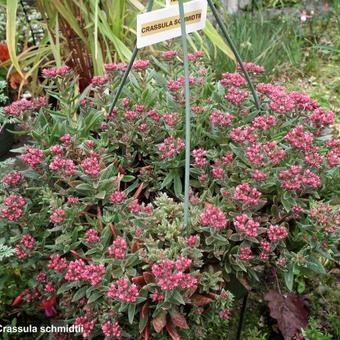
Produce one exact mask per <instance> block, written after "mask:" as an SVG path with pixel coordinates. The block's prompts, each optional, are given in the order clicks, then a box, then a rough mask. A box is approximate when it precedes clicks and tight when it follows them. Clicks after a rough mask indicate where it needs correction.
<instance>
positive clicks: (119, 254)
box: [108, 237, 128, 260]
mask: <svg viewBox="0 0 340 340" xmlns="http://www.w3.org/2000/svg"><path fill="white" fill-rule="evenodd" d="M127 248H128V245H127V243H126V241H125V240H124V239H123V238H121V237H117V238H116V240H114V241H113V242H112V246H111V247H109V249H108V251H109V255H110V256H112V257H114V258H116V259H120V260H122V259H125V257H126V250H127Z"/></svg>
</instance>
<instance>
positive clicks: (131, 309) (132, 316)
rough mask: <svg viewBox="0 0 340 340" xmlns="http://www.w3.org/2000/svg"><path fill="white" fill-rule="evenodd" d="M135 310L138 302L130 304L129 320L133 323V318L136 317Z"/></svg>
mask: <svg viewBox="0 0 340 340" xmlns="http://www.w3.org/2000/svg"><path fill="white" fill-rule="evenodd" d="M135 312H136V304H134V303H133V304H130V305H129V308H128V318H129V322H130V324H131V325H132V323H133V319H134V317H135Z"/></svg>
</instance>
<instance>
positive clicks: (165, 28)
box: [137, 0, 207, 48]
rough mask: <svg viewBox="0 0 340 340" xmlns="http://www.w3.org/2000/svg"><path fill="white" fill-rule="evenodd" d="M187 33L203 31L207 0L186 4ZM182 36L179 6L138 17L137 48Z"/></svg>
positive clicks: (196, 0)
mask: <svg viewBox="0 0 340 340" xmlns="http://www.w3.org/2000/svg"><path fill="white" fill-rule="evenodd" d="M184 18H185V23H186V32H187V33H191V32H195V31H198V30H201V29H203V28H204V26H205V21H206V18H207V0H194V1H190V2H186V3H184ZM180 36H181V21H180V18H179V8H178V6H170V7H168V8H162V9H158V10H156V11H152V12H148V13H143V14H140V15H138V16H137V48H142V47H144V46H149V45H152V44H155V43H158V42H161V41H165V40H169V39H172V38H176V37H180Z"/></svg>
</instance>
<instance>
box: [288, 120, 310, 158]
mask: <svg viewBox="0 0 340 340" xmlns="http://www.w3.org/2000/svg"><path fill="white" fill-rule="evenodd" d="M285 140H286V141H288V142H289V143H290V144H292V146H293V147H294V148H296V149H299V150H303V151H305V152H306V151H309V150H310V149H311V148H312V144H313V135H312V134H311V133H308V132H306V131H305V128H304V126H303V125H298V126H296V127H295V128H293V129H292V130H291V131H289V132H288V134H287V135H286V137H285Z"/></svg>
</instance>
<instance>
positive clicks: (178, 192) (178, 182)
mask: <svg viewBox="0 0 340 340" xmlns="http://www.w3.org/2000/svg"><path fill="white" fill-rule="evenodd" d="M174 189H175V194H176V196H177V197H180V196H181V195H182V180H181V177H180V175H179V173H176V175H175V177H174Z"/></svg>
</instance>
